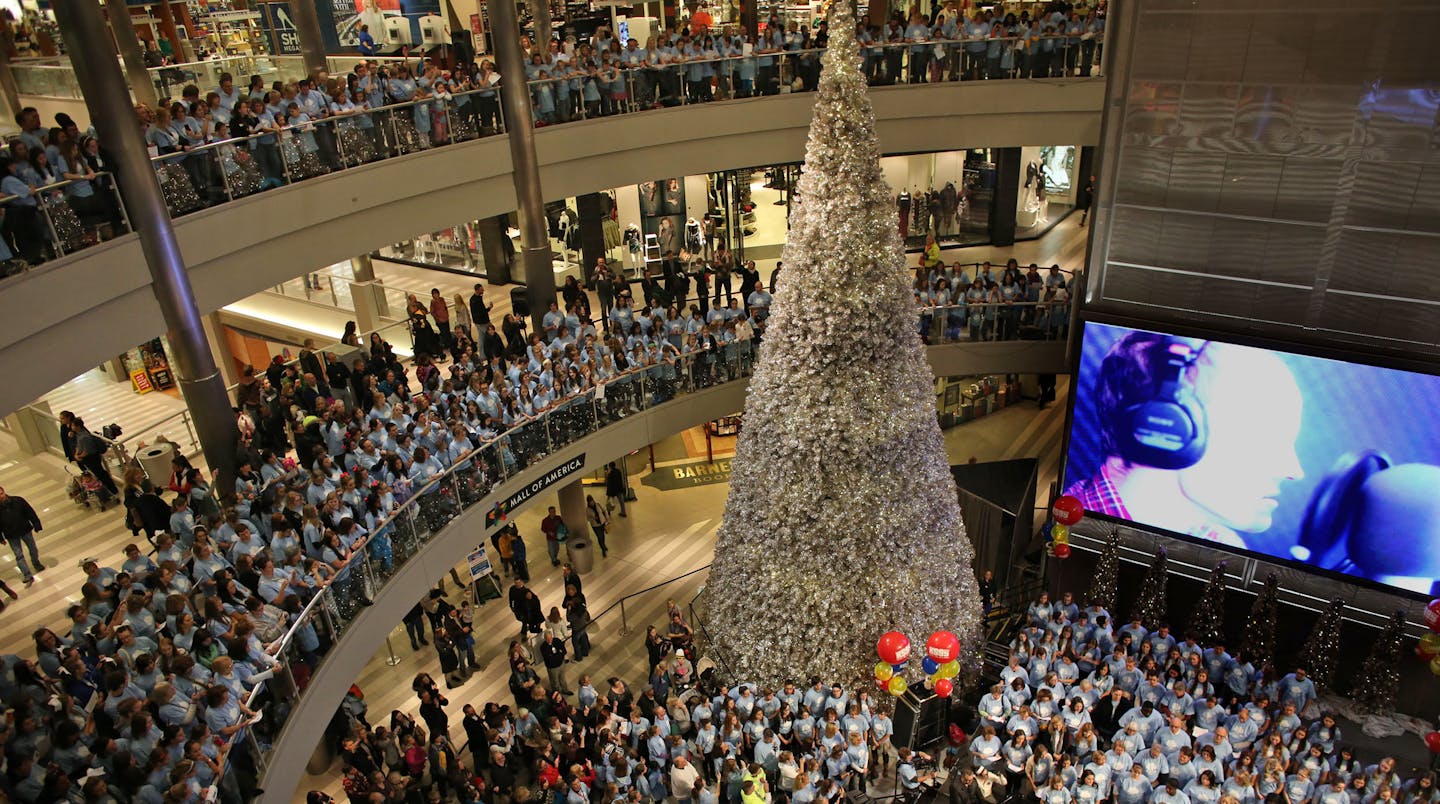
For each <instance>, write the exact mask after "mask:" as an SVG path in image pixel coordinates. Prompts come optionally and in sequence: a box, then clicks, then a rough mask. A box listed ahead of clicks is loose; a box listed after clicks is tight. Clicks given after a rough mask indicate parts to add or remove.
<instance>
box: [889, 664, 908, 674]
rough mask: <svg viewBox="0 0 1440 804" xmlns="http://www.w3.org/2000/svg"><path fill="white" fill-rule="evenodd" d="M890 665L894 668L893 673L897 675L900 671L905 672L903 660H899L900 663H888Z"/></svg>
mask: <svg viewBox="0 0 1440 804" xmlns="http://www.w3.org/2000/svg"><path fill="white" fill-rule="evenodd" d="M890 666H891V667H893V668H895V675H897V676H898V675H900V674H901V673H903V672H905V663H904V662H901V663H900V664H892V665H890Z"/></svg>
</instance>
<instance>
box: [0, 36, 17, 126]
mask: <svg viewBox="0 0 1440 804" xmlns="http://www.w3.org/2000/svg"><path fill="white" fill-rule="evenodd" d="M0 29H4V33H3V35H0V94H3V95H4V96H5V108H6V111H7V113H8V116H9V117H10V118H11V119H14V117H15V115H17V114H20V109H21V108H22V107H21V105H20V86H19V85H18V84H16V83H15V71H14V70H11V69H10V58H11V54H12V53H14V52H15V39H14V37H12V36H11V35H10V31H9V29H8V26H4V25H0Z"/></svg>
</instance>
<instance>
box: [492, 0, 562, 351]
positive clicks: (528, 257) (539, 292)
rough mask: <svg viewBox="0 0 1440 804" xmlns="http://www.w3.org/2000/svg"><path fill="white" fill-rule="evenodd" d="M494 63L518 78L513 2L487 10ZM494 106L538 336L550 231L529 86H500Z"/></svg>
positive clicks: (549, 291) (549, 295)
mask: <svg viewBox="0 0 1440 804" xmlns="http://www.w3.org/2000/svg"><path fill="white" fill-rule="evenodd" d="M489 8H490V23H491V26H492V38H493V40H494V43H495V56H496V62H498V66H499V68H500V74H501V75H524V74H525V58H524V55H523V54H522V53H521V52H520V23H519V20H518V19H517V18H516V9H515V2H514V0H497V2H493V3H491V4H490V6H489ZM500 105H501V106H502V107H503V108H504V110H505V129H506V131H507V132H509V134H510V137H509V139H510V163H511V164H512V165H513V166H514V178H515V202H516V205H517V206H518V207H519V210H518V211H519V214H520V247H521V255H520V260H521V263H522V264H523V265H524V266H525V298H526V299H527V300H528V301H529V302H530V322H531V324H530V326H531V329H530V331H531V332H543V331H544V330H545V327H544V325H543V324H542V323H541V322H542V320H543V318H544V316H545V313H546V311H548V310H549V309H550V303H551V302H553V301H555V268H554V266H553V264H552V263H551V258H550V233H549V231H548V230H547V228H546V226H545V196H544V194H543V193H541V192H540V163H539V161H538V160H537V158H536V156H535V124H534V118H533V117H532V116H531V114H530V87H529V86H528V85H526V83H525V82H524V81H502V82H500Z"/></svg>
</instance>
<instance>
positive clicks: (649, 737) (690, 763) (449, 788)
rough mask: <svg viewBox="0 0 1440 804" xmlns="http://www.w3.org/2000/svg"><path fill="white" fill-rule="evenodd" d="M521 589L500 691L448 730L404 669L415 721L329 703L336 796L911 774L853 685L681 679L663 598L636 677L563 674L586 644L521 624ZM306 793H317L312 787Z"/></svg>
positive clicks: (524, 594) (805, 791)
mask: <svg viewBox="0 0 1440 804" xmlns="http://www.w3.org/2000/svg"><path fill="white" fill-rule="evenodd" d="M533 597H534V593H533V592H531V591H530V590H528V588H526V586H525V585H524V583H523V582H522V581H520V580H519V579H517V580H516V581H515V586H514V588H513V589H512V591H511V593H510V598H511V607H512V609H515V610H516V617H517V619H518V620H520V622H521V634H520V637H519V638H517V639H514V640H512V641H511V642H510V646H509V650H508V652H507V657H508V668H507V672H508V674H509V678H508V682H509V688H510V693H511V696H512V698H513V700H510V701H491V702H488V703H485V704H483V706H476V705H475V704H472V703H465V704H463V705H462V706H461V711H460V714H461V715H462V717H461V723H460V724H459V725H460V729H454V728H453V726H452V723H451V720H450V714H449V712H447V707H449V706H450V702H449V700H448V698H447V697H446V696H445V694H444V693H442V692H441V691H440V689H439V685H438V684H437V683H436V682H435V681H434V679H433V678H431V676H430V675H429V674H428V673H420V674H418V675H417V676H416V677H415V679H414V682H413V685H412V686H413V689H414V691H415V693H416V696H417V700H418V710H419V714H420V718H419V722H417V720H416V719H415V718H412V717H410V716H409V715H407V714H405V713H404V712H401V711H399V710H395V711H392V712H391V713H390V719H389V722H388V725H385V724H381V725H373V726H372V725H371V724H370V723H369V722H368V720H366V719H365V718H364V717H363V713H362V716H357V715H356V714H355V712H354V709H353V707H348V708H342V710H341V712H340V713H339V714H338V715H337V718H336V720H335V722H334V723H332V726H333V727H334V728H333V729H332V737H333V738H334V739H335V740H336V741H337V743H338V744H339V746H340V753H341V757H342V766H343V779H342V784H343V788H344V791H345V794H346V796H347V797H348V798H349V800H350V801H352V802H372V801H376V802H384V801H409V800H416V801H423V800H425V799H424V798H423V796H425V795H431V796H432V799H431V800H438V799H439V798H446V799H447V800H448V797H450V796H454V797H455V800H458V801H462V802H474V801H486V802H495V801H512V802H526V801H550V802H562V803H563V804H590V803H591V802H603V803H604V804H610V803H611V802H648V801H662V800H665V799H667V798H672V797H673V798H674V799H676V800H678V801H680V802H684V803H685V804H690V803H691V802H697V803H698V802H704V803H705V804H718V802H721V801H724V802H727V804H761V803H762V802H765V801H779V802H788V801H792V800H793V801H795V802H797V804H807V803H808V802H815V801H816V800H817V799H824V800H825V801H827V802H835V801H837V800H838V799H839V798H842V797H843V796H844V795H845V791H846V790H861V791H863V790H866V789H867V786H868V784H870V783H871V782H872V781H873V780H876V779H878V778H880V777H881V776H882V775H884V774H886V773H888V772H889V771H890V770H892V769H894V770H895V771H896V772H897V773H898V777H899V778H900V779H901V780H902V781H901V783H902V785H903V784H909V783H914V784H917V785H918V784H919V783H920V781H921V776H920V774H919V773H918V772H917V771H916V766H917V758H915V757H912V755H911V753H910V752H909V750H908V749H903V748H902V749H900V750H899V751H896V750H895V749H894V747H893V746H892V739H891V738H892V735H893V732H894V725H893V723H892V721H891V720H890V718H889V717H888V716H887V715H886V714H885V713H884V712H883V711H882V710H881V708H880V707H872V706H871V701H870V699H869V697H868V695H867V694H866V693H864V692H858V693H856V692H847V691H846V690H845V689H844V687H843V686H842V685H840V684H825V683H822V682H821V680H820V679H809V680H808V682H806V683H804V684H803V685H801V684H799V683H797V682H793V681H787V682H785V683H784V684H781V685H777V686H776V687H774V688H773V689H772V688H766V687H762V686H760V685H757V684H753V683H738V684H732V685H729V686H726V685H724V684H721V683H719V682H717V681H716V680H715V678H714V676H713V675H712V674H710V673H709V672H704V673H697V663H696V659H697V657H696V654H695V645H694V632H693V629H692V626H691V625H690V624H689V623H688V622H687V621H686V618H685V615H684V613H683V611H682V610H681V609H680V607H679V606H677V605H675V603H674V601H670V603H669V605H668V607H667V608H668V616H667V620H668V624H667V625H666V627H665V631H664V632H661V631H659V630H657V629H655V628H653V627H652V628H650V629H648V630H647V633H646V636H645V639H644V641H645V648H646V652H647V655H648V657H649V660H650V666H651V672H650V675H649V676H648V679H647V682H646V684H645V685H644V686H643V687H641V688H639V689H638V690H637V689H632V687H631V686H630V684H629V683H628V682H626V681H625V680H623V679H621V678H619V677H610V678H607V679H605V680H604V681H603V682H600V681H599V680H598V679H595V678H592V677H591V675H589V674H588V673H584V672H580V673H579V674H578V676H576V677H575V681H574V683H573V684H571V683H570V681H569V678H568V676H567V672H568V670H569V668H568V667H567V665H568V664H572V663H574V662H579V661H580V660H582V659H583V658H584V656H585V654H586V652H588V650H589V645H588V642H586V643H584V644H583V646H582V647H577V652H575V653H573V654H568V655H567V649H566V644H565V635H566V634H567V633H570V632H571V623H572V622H573V619H572V618H569V617H566V616H563V615H561V614H560V613H559V610H558V609H552V610H551V613H550V616H549V617H548V618H546V619H545V620H544V621H543V624H540V625H536V626H535V627H534V630H533V632H532V630H531V627H530V625H529V621H530V620H531V618H532V615H529V614H523V613H522V612H523V611H524V610H525V609H527V608H535V607H538V603H527V602H525V601H527V600H530V599H532V598H533ZM575 600H579V601H581V603H580V605H582V606H583V600H584V593H583V586H582V584H581V583H580V580H579V578H578V576H573V575H572V576H568V577H567V579H566V606H567V608H569V607H571V606H572V605H573V601H575ZM442 629H443V626H442ZM532 633H534V634H535V636H533V637H532V636H531V634H532ZM572 636H573V634H572ZM571 656H573V657H574V659H573V661H571V660H570V657H571ZM542 666H543V667H544V669H545V677H543V678H542V676H541V675H540V673H539V672H538V671H537V668H539V667H542ZM462 734H463V741H462V740H461V739H460V738H461V735H462ZM457 741H458V742H459V743H460V745H461V747H459V748H457V747H456V746H457ZM432 791H433V792H432ZM407 796H409V798H407ZM309 800H310V801H311V802H325V801H328V800H329V798H328V796H326V795H325V794H324V793H322V792H319V791H314V792H311V793H310V794H309Z"/></svg>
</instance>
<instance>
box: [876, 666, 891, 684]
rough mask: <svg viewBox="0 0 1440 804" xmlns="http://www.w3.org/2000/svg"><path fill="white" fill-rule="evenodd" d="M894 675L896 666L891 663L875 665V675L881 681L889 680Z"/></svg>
mask: <svg viewBox="0 0 1440 804" xmlns="http://www.w3.org/2000/svg"><path fill="white" fill-rule="evenodd" d="M893 675H895V668H893V667H891V666H890V665H888V664H886V663H884V662H880V663H879V664H876V665H875V677H876V678H878V679H880V680H881V681H889V680H890V677H891V676H893Z"/></svg>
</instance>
